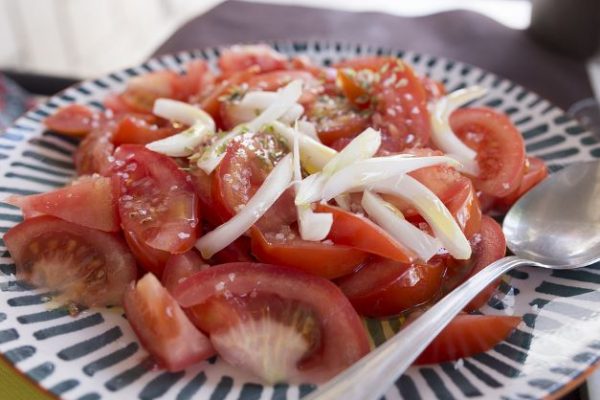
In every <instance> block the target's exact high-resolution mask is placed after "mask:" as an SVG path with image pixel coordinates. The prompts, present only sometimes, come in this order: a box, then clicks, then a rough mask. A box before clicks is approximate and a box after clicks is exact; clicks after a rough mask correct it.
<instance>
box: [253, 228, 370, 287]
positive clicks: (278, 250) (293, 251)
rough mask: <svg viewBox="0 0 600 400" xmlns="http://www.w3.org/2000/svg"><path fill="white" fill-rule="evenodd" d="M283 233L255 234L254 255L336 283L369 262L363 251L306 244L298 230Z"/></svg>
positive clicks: (320, 243)
mask: <svg viewBox="0 0 600 400" xmlns="http://www.w3.org/2000/svg"><path fill="white" fill-rule="evenodd" d="M283 230H284V229H282V231H280V232H276V233H275V232H266V233H265V234H263V233H262V232H261V231H260V230H259V229H257V228H254V229H253V230H252V231H251V236H252V253H253V254H254V256H255V257H256V258H257V259H258V260H260V261H262V262H266V263H271V264H277V265H284V266H286V267H292V268H296V269H299V270H302V271H304V272H308V273H309V274H313V275H318V276H322V277H323V278H328V279H333V278H337V277H340V276H343V275H346V274H349V273H350V272H352V271H353V270H354V269H355V268H356V267H357V266H358V265H360V264H361V263H362V262H363V261H364V260H365V258H367V253H365V252H364V251H361V250H357V249H354V248H352V247H348V246H339V245H333V244H326V243H323V242H310V241H306V240H302V239H301V238H300V235H299V233H298V232H297V231H296V230H292V229H290V228H289V227H285V231H283Z"/></svg>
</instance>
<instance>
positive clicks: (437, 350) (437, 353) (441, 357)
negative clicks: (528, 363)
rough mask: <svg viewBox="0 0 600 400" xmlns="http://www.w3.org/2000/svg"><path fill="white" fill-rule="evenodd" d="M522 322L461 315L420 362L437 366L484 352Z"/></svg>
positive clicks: (429, 347) (430, 345) (509, 317)
mask: <svg viewBox="0 0 600 400" xmlns="http://www.w3.org/2000/svg"><path fill="white" fill-rule="evenodd" d="M520 322H521V318H520V317H512V316H507V315H469V314H459V315H457V316H456V317H455V318H454V319H453V320H452V321H451V322H450V323H449V324H448V325H447V326H446V327H445V328H444V329H443V330H442V331H441V332H440V334H439V335H438V336H437V337H436V338H435V339H433V341H432V342H431V343H430V344H429V346H427V348H425V350H424V351H423V353H421V355H420V356H419V357H418V358H417V359H416V361H415V364H417V365H422V364H437V363H442V362H447V361H455V360H458V359H460V358H465V357H470V356H473V355H475V354H479V353H483V352H485V351H488V350H490V349H491V348H492V347H494V346H495V345H497V344H498V343H500V342H501V341H502V340H504V339H506V337H507V336H508V335H509V334H510V332H512V331H513V330H514V329H515V328H516V327H517V325H519V323H520Z"/></svg>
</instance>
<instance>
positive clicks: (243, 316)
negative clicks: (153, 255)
mask: <svg viewBox="0 0 600 400" xmlns="http://www.w3.org/2000/svg"><path fill="white" fill-rule="evenodd" d="M174 297H175V298H176V299H177V301H178V302H179V304H181V305H182V306H183V307H184V308H188V309H190V307H191V309H193V313H194V314H196V315H203V308H204V309H206V308H208V310H207V311H210V308H211V307H212V306H211V303H212V304H213V305H214V304H216V305H221V307H220V308H221V309H222V310H223V311H224V312H223V313H213V314H212V315H213V316H215V317H217V319H218V320H219V321H218V322H219V323H217V324H213V325H212V327H213V330H212V331H211V332H209V333H210V336H211V340H212V342H213V345H214V346H215V348H216V349H217V352H218V353H219V354H220V355H221V356H222V357H223V358H224V359H225V360H226V361H228V362H230V363H231V364H233V365H236V366H239V367H241V368H244V369H246V370H248V371H250V372H252V373H254V374H255V375H258V376H260V377H261V378H263V379H264V380H266V381H269V382H281V381H288V382H289V381H306V380H307V379H308V380H309V381H323V380H325V379H328V378H330V377H332V376H334V375H335V374H337V373H338V372H340V371H341V370H343V369H344V368H346V367H348V366H349V365H351V364H353V363H354V362H355V361H357V360H358V359H359V358H361V357H362V356H363V355H365V354H366V353H367V352H368V351H369V342H368V337H367V334H366V331H365V328H364V327H363V325H362V322H361V320H360V318H359V316H358V315H357V314H356V312H355V311H354V309H353V308H352V305H351V304H350V303H349V302H348V300H347V299H346V297H345V296H344V295H343V294H342V292H341V291H340V290H339V289H338V288H337V287H336V286H335V285H334V284H332V283H331V282H329V281H328V280H326V279H323V278H320V277H317V276H314V275H310V274H306V273H303V272H301V271H298V270H295V269H291V268H285V267H281V266H275V265H268V264H254V263H232V264H222V265H218V266H214V267H211V268H208V269H206V270H204V271H201V272H198V273H196V274H195V275H193V276H191V277H189V278H188V279H186V280H185V281H184V282H183V283H182V284H181V285H180V286H179V287H177V289H175V295H174ZM232 310H236V312H234V313H232Z"/></svg>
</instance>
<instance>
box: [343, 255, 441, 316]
mask: <svg viewBox="0 0 600 400" xmlns="http://www.w3.org/2000/svg"><path fill="white" fill-rule="evenodd" d="M444 271H445V265H444V263H443V262H441V261H440V260H435V259H434V260H432V261H431V263H430V264H427V265H419V264H405V263H400V262H397V261H393V260H386V259H383V258H379V257H374V258H371V259H370V260H369V261H367V262H366V263H365V264H364V265H363V266H362V267H361V268H360V269H358V270H357V271H356V272H354V273H352V274H350V275H347V276H345V277H343V278H341V279H338V281H337V283H338V285H339V286H340V289H341V290H342V291H343V292H344V294H345V295H346V296H347V297H348V299H349V300H350V302H351V303H352V305H353V306H354V308H355V309H356V311H358V313H359V314H361V315H365V316H369V317H389V316H393V315H398V314H401V313H403V312H406V311H409V310H412V309H414V308H415V307H418V306H420V305H423V304H426V303H429V302H431V301H432V300H434V299H435V298H436V297H437V296H438V295H439V292H440V286H441V284H442V278H443V276H444Z"/></svg>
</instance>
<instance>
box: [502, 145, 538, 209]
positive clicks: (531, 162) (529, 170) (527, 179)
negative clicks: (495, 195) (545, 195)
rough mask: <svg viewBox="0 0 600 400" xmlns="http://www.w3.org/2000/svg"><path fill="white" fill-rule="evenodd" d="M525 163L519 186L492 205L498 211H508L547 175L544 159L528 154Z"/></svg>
mask: <svg viewBox="0 0 600 400" xmlns="http://www.w3.org/2000/svg"><path fill="white" fill-rule="evenodd" d="M525 164H526V165H525V173H524V174H523V179H522V180H521V183H520V184H519V187H518V188H517V189H516V190H515V191H514V192H512V193H510V194H508V195H507V196H504V197H501V198H499V199H497V200H496V201H495V204H494V205H495V207H496V209H498V210H499V211H501V212H506V211H508V209H509V208H510V207H511V206H512V205H513V204H515V203H516V201H517V200H519V199H520V198H521V197H522V196H523V195H524V194H525V193H527V192H528V191H530V190H531V189H533V187H534V186H535V185H537V184H538V183H540V182H541V181H543V180H544V179H545V178H546V177H547V176H548V167H547V166H546V163H545V162H544V160H542V159H540V158H537V157H531V156H529V157H527V160H526V162H525Z"/></svg>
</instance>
